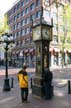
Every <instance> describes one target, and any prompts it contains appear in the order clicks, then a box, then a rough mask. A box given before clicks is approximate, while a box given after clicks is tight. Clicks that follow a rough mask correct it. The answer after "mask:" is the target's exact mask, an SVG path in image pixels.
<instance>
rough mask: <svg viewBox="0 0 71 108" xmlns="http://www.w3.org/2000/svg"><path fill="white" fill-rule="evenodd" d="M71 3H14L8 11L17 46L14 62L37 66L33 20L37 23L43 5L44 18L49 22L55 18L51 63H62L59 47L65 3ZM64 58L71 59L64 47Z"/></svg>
mask: <svg viewBox="0 0 71 108" xmlns="http://www.w3.org/2000/svg"><path fill="white" fill-rule="evenodd" d="M65 2H67V3H69V4H70V0H59V1H53V0H19V1H17V2H15V3H14V4H13V7H12V8H11V9H10V10H9V11H8V12H7V15H8V17H9V22H8V23H9V25H10V27H11V33H12V34H13V38H14V40H15V45H16V46H15V48H14V49H13V51H12V53H11V54H12V63H13V64H17V66H18V65H22V63H23V62H26V63H27V64H28V65H29V67H33V66H35V62H36V59H35V52H36V48H35V43H34V42H33V39H32V21H31V19H32V20H33V23H34V22H35V23H37V22H39V20H40V16H41V9H42V8H41V7H42V5H43V6H44V7H45V8H44V13H43V14H44V15H43V16H44V20H46V22H47V23H48V24H49V23H50V18H51V17H52V18H53V40H52V42H51V44H50V65H51V66H55V65H57V66H58V65H61V59H62V58H61V55H60V54H61V52H60V51H61V50H60V48H59V47H58V44H59V40H60V39H59V36H60V34H61V33H64V30H63V27H64V22H63V16H62V12H63V3H65ZM59 33H60V34H59ZM64 50H65V53H64V58H65V61H64V62H67V56H69V59H70V60H71V54H70V53H69V55H67V54H68V50H66V49H64Z"/></svg>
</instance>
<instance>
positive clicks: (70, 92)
mask: <svg viewBox="0 0 71 108" xmlns="http://www.w3.org/2000/svg"><path fill="white" fill-rule="evenodd" d="M68 94H71V90H70V80H68Z"/></svg>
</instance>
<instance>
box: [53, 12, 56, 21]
mask: <svg viewBox="0 0 71 108" xmlns="http://www.w3.org/2000/svg"><path fill="white" fill-rule="evenodd" d="M53 19H54V20H57V13H55V12H54V13H53Z"/></svg>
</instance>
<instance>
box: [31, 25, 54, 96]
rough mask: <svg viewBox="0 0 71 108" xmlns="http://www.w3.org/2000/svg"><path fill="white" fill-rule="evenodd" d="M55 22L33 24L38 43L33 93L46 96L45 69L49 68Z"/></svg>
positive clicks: (36, 42)
mask: <svg viewBox="0 0 71 108" xmlns="http://www.w3.org/2000/svg"><path fill="white" fill-rule="evenodd" d="M52 27H53V24H52V23H51V24H50V25H48V24H43V23H40V24H37V25H35V26H34V25H33V41H34V42H35V44H36V75H35V77H34V78H33V84H32V94H33V95H35V96H37V97H39V98H42V97H44V85H43V79H44V77H43V76H44V70H45V69H48V70H49V44H50V41H51V40H52Z"/></svg>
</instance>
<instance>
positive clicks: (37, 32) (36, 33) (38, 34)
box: [33, 26, 41, 40]
mask: <svg viewBox="0 0 71 108" xmlns="http://www.w3.org/2000/svg"><path fill="white" fill-rule="evenodd" d="M40 37H41V30H40V26H38V27H36V28H34V31H33V40H39V39H40Z"/></svg>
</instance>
